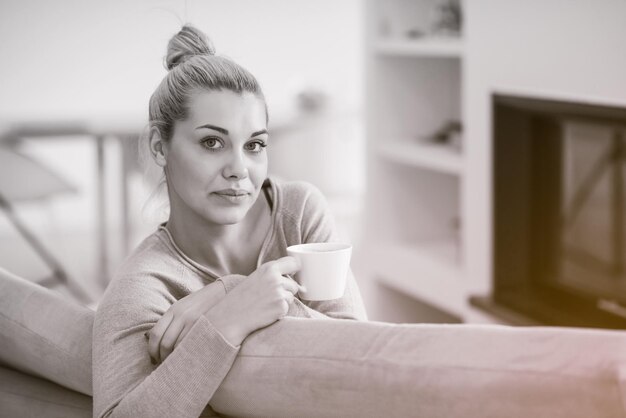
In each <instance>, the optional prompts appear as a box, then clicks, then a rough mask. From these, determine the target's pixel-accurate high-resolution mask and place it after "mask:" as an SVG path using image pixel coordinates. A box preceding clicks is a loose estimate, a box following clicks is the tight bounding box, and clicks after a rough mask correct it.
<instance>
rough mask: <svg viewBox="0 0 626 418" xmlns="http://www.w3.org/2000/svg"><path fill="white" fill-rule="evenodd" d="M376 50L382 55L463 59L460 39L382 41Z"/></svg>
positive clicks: (378, 43) (377, 44) (377, 43)
mask: <svg viewBox="0 0 626 418" xmlns="http://www.w3.org/2000/svg"><path fill="white" fill-rule="evenodd" d="M374 50H375V51H376V52H377V53H379V54H382V55H391V56H410V57H411V56H412V57H446V58H461V56H462V55H463V42H462V41H461V39H460V38H443V37H442V38H421V39H415V40H413V39H381V40H379V41H378V42H376V44H375V45H374Z"/></svg>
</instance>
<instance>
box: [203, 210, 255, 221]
mask: <svg viewBox="0 0 626 418" xmlns="http://www.w3.org/2000/svg"><path fill="white" fill-rule="evenodd" d="M248 209H250V208H245V209H243V208H236V209H230V210H224V211H220V213H219V214H214V215H213V216H212V218H213V221H214V222H215V223H217V224H220V225H234V224H238V223H239V222H241V221H242V220H243V219H244V218H245V217H246V213H248ZM215 215H217V216H215Z"/></svg>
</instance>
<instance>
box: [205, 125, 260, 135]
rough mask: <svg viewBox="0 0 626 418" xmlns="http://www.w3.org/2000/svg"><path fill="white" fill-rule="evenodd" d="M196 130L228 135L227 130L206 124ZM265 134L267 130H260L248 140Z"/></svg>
mask: <svg viewBox="0 0 626 418" xmlns="http://www.w3.org/2000/svg"><path fill="white" fill-rule="evenodd" d="M196 129H213V130H214V131H217V132H221V133H223V134H224V135H228V129H224V128H220V127H219V126H215V125H210V124H208V123H207V124H206V125H201V126H198V127H197V128H196ZM266 133H267V129H261V130H260V131H256V132H253V133H252V135H250V138H252V137H253V136H258V135H262V134H266Z"/></svg>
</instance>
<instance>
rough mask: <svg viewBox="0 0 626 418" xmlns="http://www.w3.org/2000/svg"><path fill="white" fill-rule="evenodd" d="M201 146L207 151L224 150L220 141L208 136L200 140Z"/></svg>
mask: <svg viewBox="0 0 626 418" xmlns="http://www.w3.org/2000/svg"><path fill="white" fill-rule="evenodd" d="M202 146H203V147H205V148H207V149H209V150H218V149H220V148H224V143H223V142H222V140H221V139H220V138H218V137H216V136H210V137H208V138H205V139H203V140H202Z"/></svg>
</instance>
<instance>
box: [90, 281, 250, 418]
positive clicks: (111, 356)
mask: <svg viewBox="0 0 626 418" xmlns="http://www.w3.org/2000/svg"><path fill="white" fill-rule="evenodd" d="M151 284H152V285H151ZM162 287H163V288H160V287H158V286H157V285H155V284H154V279H153V278H151V277H132V278H122V279H120V280H119V281H117V282H115V283H112V285H111V286H110V289H109V290H107V294H106V295H105V297H104V299H103V301H102V303H101V305H100V307H99V309H98V312H97V313H96V319H95V323H94V334H93V337H94V338H93V384H94V416H97V417H130V416H132V417H144V416H145V417H154V416H177V417H187V416H189V417H197V416H199V415H200V414H201V413H202V411H203V410H204V409H205V407H206V405H207V404H208V402H209V400H210V399H211V397H212V396H213V394H214V392H215V390H216V389H217V388H218V387H219V385H220V383H221V382H222V380H223V379H224V377H225V376H226V374H227V373H228V371H229V370H230V368H231V366H232V363H233V361H234V360H235V357H236V355H237V353H238V351H239V347H235V346H233V345H231V344H230V343H229V342H228V341H227V340H226V339H225V338H224V337H223V336H222V335H221V333H220V332H219V331H218V330H217V329H216V328H215V326H214V325H213V324H212V323H211V321H210V320H209V319H208V318H207V317H206V316H201V317H200V318H199V319H198V320H197V321H196V323H195V324H194V326H193V327H192V328H191V329H190V330H189V332H188V333H187V335H186V336H185V338H184V339H183V340H182V341H181V342H180V344H179V345H178V346H177V347H176V350H174V351H173V352H172V353H171V354H170V355H169V356H168V357H167V358H166V359H165V361H164V362H163V363H162V364H160V365H158V366H155V365H152V364H151V361H150V356H149V354H148V341H147V340H146V338H145V336H144V334H145V333H146V331H149V330H150V329H151V328H152V326H153V325H154V324H155V323H156V322H157V321H158V320H159V319H160V318H161V316H162V315H163V313H165V311H167V309H169V307H170V306H171V305H172V304H173V303H174V302H175V300H174V298H173V297H172V296H171V295H170V294H169V293H167V291H166V289H165V288H164V286H162Z"/></svg>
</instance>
